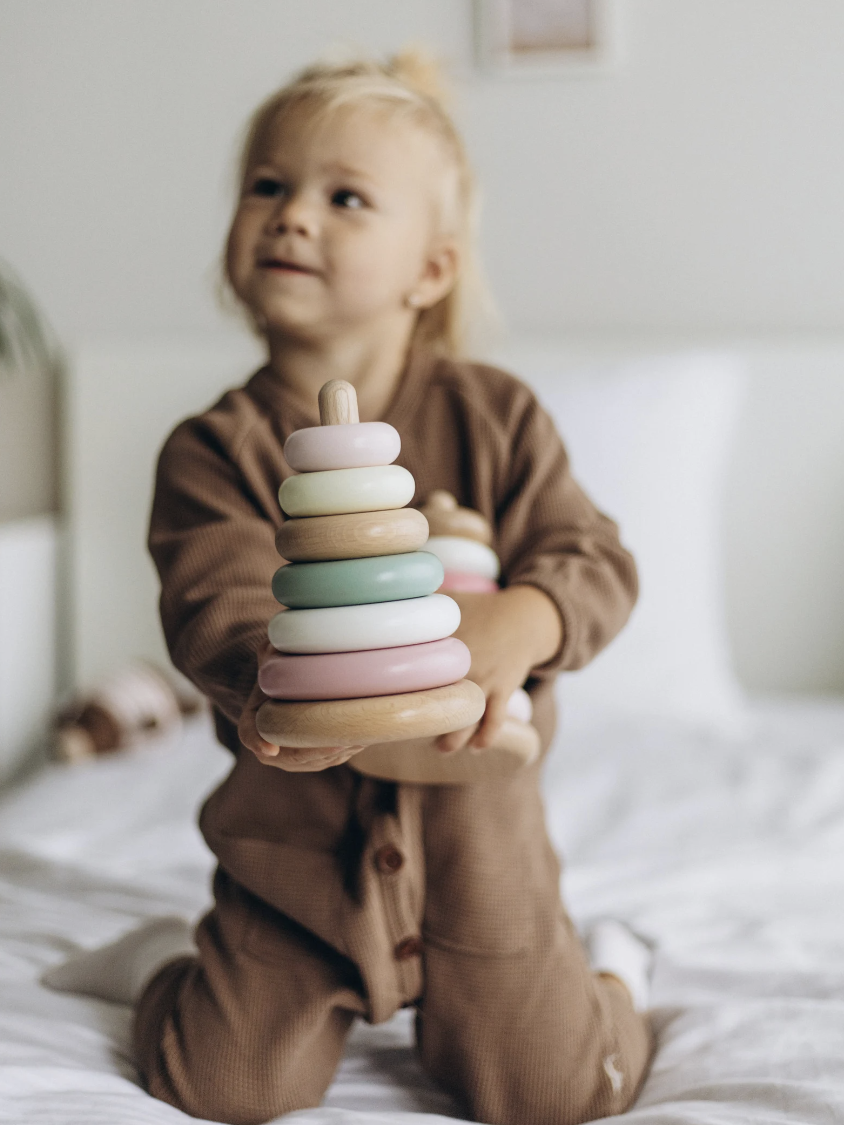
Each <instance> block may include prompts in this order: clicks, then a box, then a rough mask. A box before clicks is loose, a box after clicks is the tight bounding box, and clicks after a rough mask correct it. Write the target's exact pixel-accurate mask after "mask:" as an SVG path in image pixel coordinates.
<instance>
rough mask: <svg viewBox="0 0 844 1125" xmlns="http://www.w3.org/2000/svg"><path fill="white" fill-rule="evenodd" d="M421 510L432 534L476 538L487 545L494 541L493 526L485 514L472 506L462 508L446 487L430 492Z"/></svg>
mask: <svg viewBox="0 0 844 1125" xmlns="http://www.w3.org/2000/svg"><path fill="white" fill-rule="evenodd" d="M419 511H420V512H421V513H422V515H423V516H424V517H425V519H426V520H427V521H428V527H429V529H430V533H431V535H452V536H457V537H458V538H461V539H474V540H475V541H476V542H478V543H483V544H484V545H485V546H487V547H488V546H489V545H490V543H491V542H492V528H491V527H490V525H489V523H488V521H487V520H486V519H485V518H484V516H482V515H481V513H480V512H475V511H473V509H471V508H461V507H460V505H459V504H458V503H457V501H456V499H455V498H454V497H453V496H452V494H451V493H450V492H446V491H445V489H442V488H438V489H437V490H436V491H435V492H430V493H429V494H428V496H427V497H426V499H425V503H424V504H423V505H422V507H421V508H420V509H419Z"/></svg>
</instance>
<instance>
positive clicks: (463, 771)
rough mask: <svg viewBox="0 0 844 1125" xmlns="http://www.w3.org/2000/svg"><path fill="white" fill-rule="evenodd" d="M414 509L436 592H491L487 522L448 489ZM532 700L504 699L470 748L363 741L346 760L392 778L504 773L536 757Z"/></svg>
mask: <svg viewBox="0 0 844 1125" xmlns="http://www.w3.org/2000/svg"><path fill="white" fill-rule="evenodd" d="M419 511H420V512H421V513H422V515H423V516H424V517H425V519H426V520H427V522H428V530H429V537H428V540H427V542H426V543H425V550H426V551H427V552H429V553H430V554H432V555H435V556H436V557H437V558H438V559H439V560H440V562H441V563H442V566H443V572H444V578H443V581H442V583H441V585H440V586H439V592H441V593H466V594H492V593H495V592H496V591H497V590H498V589H499V586H498V577H499V574H500V571H501V565H500V562H499V559H498V555H497V554H496V553H495V551H494V550H493V549H492V547H491V543H492V527H491V525H490V523H489V522H488V520H487V519H486V518H485V517H484V516H483V515H482V514H481V513H480V512H476V511H474V510H473V509H471V508H463V507H461V506H460V505H459V504H458V503H457V500H456V498H455V497H454V496H452V494H451V493H450V492H446V491H444V490H442V489H437V490H436V491H435V492H431V493H429V494H428V496H427V497H426V499H425V503H424V504H423V505H422V506H421V508H420V509H419ZM532 717H533V704H532V702H531V698H530V696H529V695H528V693H527V692H526V691H525V690H524V688H517V689H516V690H515V691H514V692H513V694H512V695H511V696H510V698H509V700H508V701H507V714H506V717H505V719H504V723H503V724H502V727H501V729H500V731H499V733H498V736H497V738H496V740H495V742H494V744H493V745H492V746H491V747H490V748H489V749H487V750H483V751H480V752H478V751H474V750H472V749H471V748H470V747H468V746H465V747H463V749H462V750H455V751H452V752H451V753H449V754H442V753H441V752H440V751H439V750H437V749H436V747H435V744H434V743H435V740H432V739H414V740H411V741H408V742H404V743H392V744H389V743H386V744H385V743H382V744H379V745H375V746H367V747H366V749H364V750H361V752H360V753H359V754H357V755H356V756H355V757H354V758H352V759H351V761H350V763H349V764H350V765H351V766H352V768H353V769H356V770H357V771H358V772H359V773H364V774H369V775H370V776H372V777H381V778H385V779H387V780H392V781H410V782H416V783H421V784H425V785H465V784H468V783H469V782H473V781H483V780H488V779H490V778H493V777H508V776H510V774H513V773H515V772H517V771H518V770H520V769H522V768H523V767H524V766H526V765H529V764H530V763H531V762H534V761H536V759H537V758H538V756H539V734H538V732H537V730H536V728H535V727H533V726H532V725H531V719H532Z"/></svg>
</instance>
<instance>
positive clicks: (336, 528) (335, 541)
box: [275, 508, 428, 562]
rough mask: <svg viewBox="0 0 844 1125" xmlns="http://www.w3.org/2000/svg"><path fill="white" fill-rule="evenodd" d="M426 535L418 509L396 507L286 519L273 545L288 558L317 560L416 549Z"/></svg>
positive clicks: (423, 522) (389, 553) (398, 552)
mask: <svg viewBox="0 0 844 1125" xmlns="http://www.w3.org/2000/svg"><path fill="white" fill-rule="evenodd" d="M427 538H428V524H427V522H426V520H425V517H424V516H423V515H422V514H421V512H417V511H416V509H415V508H399V509H398V510H397V511H395V512H356V513H355V514H354V515H350V516H313V517H311V518H310V519H294V520H287V521H286V522H285V523H283V524H282V525H281V527H280V528H279V529H278V531H277V532H276V537H275V546H276V550H277V551H278V553H279V554H280V555H281V557H282V558H283V559H287V560H288V561H289V562H320V561H323V560H328V559H362V558H368V557H369V556H371V555H401V554H405V553H406V552H407V551H416V550H418V549H419V548H420V547H422V546H424V544H425V541H426V540H427Z"/></svg>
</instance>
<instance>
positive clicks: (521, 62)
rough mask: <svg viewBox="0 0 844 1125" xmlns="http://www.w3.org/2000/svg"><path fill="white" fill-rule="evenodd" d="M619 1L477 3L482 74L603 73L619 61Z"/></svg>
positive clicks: (500, 0) (501, 0) (494, 0)
mask: <svg viewBox="0 0 844 1125" xmlns="http://www.w3.org/2000/svg"><path fill="white" fill-rule="evenodd" d="M617 3H618V0H475V43H476V53H477V58H478V62H479V64H480V65H481V67H482V68H483V69H484V70H488V71H492V72H495V73H497V74H512V75H515V76H520V77H521V76H528V77H529V76H531V75H536V76H548V75H559V74H577V73H581V74H582V73H589V72H600V71H602V70H605V69H608V68H610V67H612V66H613V65H614V64H615V63H616V62H617V61H618V48H619V44H618V13H617Z"/></svg>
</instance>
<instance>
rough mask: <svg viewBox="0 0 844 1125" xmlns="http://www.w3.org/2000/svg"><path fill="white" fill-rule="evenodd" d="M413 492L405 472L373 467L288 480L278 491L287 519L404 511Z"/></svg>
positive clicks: (333, 470) (409, 478)
mask: <svg viewBox="0 0 844 1125" xmlns="http://www.w3.org/2000/svg"><path fill="white" fill-rule="evenodd" d="M415 491H416V483H415V481H414V480H413V477H412V476H411V474H410V473H409V472H408V471H407V469H403V468H402V467H401V465H376V466H372V467H368V468H363V469H330V470H329V471H327V472H324V473H302V474H301V475H300V476H295V477H288V478H287V480H286V481H285V482H284V483H283V484H282V486H281V488H280V489H279V490H278V502H279V504H281V508H282V511H284V512H286V513H287V514H288V516H294V517H295V516H339V515H346V514H348V513H351V512H386V511H389V510H390V509H392V508H403V507H404V506H405V504H409V503H410V501H411V500H412V499H413V493H414V492H415Z"/></svg>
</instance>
